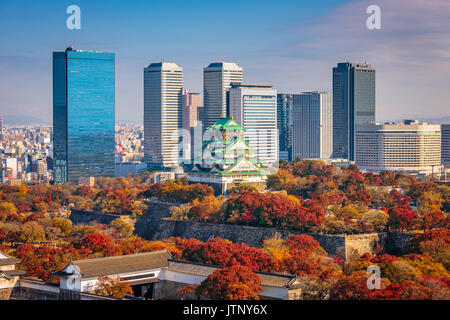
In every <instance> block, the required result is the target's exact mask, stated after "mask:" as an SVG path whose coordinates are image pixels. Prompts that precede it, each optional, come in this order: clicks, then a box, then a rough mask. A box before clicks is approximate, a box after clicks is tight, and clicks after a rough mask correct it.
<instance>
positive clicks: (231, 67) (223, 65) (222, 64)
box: [205, 60, 242, 71]
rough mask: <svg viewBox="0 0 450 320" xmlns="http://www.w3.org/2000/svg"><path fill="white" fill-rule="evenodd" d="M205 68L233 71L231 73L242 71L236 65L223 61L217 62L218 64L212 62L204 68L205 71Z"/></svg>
mask: <svg viewBox="0 0 450 320" xmlns="http://www.w3.org/2000/svg"><path fill="white" fill-rule="evenodd" d="M207 68H210V69H211V68H220V69H228V70H233V71H242V68H241V67H239V66H238V65H237V64H236V63H234V62H225V61H223V60H222V61H219V62H213V63H210V64H209V65H208V67H206V68H205V69H207Z"/></svg>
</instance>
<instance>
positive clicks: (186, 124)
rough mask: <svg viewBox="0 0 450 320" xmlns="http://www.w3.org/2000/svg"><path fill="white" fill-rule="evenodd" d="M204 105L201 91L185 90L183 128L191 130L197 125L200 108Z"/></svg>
mask: <svg viewBox="0 0 450 320" xmlns="http://www.w3.org/2000/svg"><path fill="white" fill-rule="evenodd" d="M201 107H202V97H201V95H200V93H194V92H189V91H188V90H187V89H184V90H183V129H186V130H190V128H192V127H195V125H196V124H197V122H198V120H199V118H198V114H199V111H198V108H201Z"/></svg>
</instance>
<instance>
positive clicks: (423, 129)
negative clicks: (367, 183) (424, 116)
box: [355, 120, 442, 175]
mask: <svg viewBox="0 0 450 320" xmlns="http://www.w3.org/2000/svg"><path fill="white" fill-rule="evenodd" d="M356 129H357V130H356V149H355V150H356V153H355V156H356V157H355V162H356V165H357V166H358V167H360V168H361V169H365V170H368V171H372V172H380V171H382V170H390V171H394V172H402V171H403V172H407V173H408V174H417V175H428V174H432V173H434V174H438V173H439V172H440V170H441V168H442V166H441V126H440V125H432V124H427V123H423V122H419V121H417V120H405V121H404V122H398V123H395V122H389V123H385V124H382V125H380V124H367V125H360V126H358V127H357V128H356Z"/></svg>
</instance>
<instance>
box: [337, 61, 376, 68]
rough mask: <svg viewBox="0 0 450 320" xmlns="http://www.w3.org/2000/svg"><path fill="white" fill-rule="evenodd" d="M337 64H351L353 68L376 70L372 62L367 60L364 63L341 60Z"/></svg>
mask: <svg viewBox="0 0 450 320" xmlns="http://www.w3.org/2000/svg"><path fill="white" fill-rule="evenodd" d="M337 65H338V67H339V66H350V67H353V68H362V69H373V70H375V69H374V68H372V65H371V64H369V63H366V62H364V63H363V62H350V61H346V62H339V63H338V64H337Z"/></svg>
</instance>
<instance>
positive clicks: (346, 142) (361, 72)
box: [333, 62, 375, 161]
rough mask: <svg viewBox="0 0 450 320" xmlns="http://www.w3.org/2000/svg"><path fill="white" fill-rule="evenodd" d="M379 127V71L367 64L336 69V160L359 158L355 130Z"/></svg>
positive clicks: (334, 131) (334, 77)
mask: <svg viewBox="0 0 450 320" xmlns="http://www.w3.org/2000/svg"><path fill="white" fill-rule="evenodd" d="M373 123H375V69H374V68H372V66H371V65H370V64H365V63H351V62H344V63H338V65H337V67H334V68H333V157H334V158H345V159H349V160H351V161H353V160H354V158H355V128H356V126H358V125H364V124H373Z"/></svg>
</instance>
